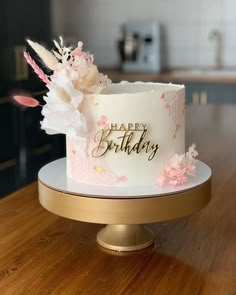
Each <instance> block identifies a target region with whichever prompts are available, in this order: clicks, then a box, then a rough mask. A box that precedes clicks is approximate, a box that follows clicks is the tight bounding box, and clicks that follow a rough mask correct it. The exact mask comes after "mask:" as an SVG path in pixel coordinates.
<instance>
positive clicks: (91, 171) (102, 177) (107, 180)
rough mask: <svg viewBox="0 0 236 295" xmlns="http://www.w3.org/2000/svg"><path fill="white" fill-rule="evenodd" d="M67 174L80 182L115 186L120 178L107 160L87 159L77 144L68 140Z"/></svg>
mask: <svg viewBox="0 0 236 295" xmlns="http://www.w3.org/2000/svg"><path fill="white" fill-rule="evenodd" d="M67 173H68V175H69V176H70V177H71V178H73V179H74V180H76V181H78V182H87V183H94V184H100V185H114V184H116V183H117V182H118V181H119V178H118V177H117V176H116V175H115V174H114V173H113V172H112V170H111V169H110V167H109V165H108V164H107V163H106V160H105V158H91V157H85V156H84V155H82V154H81V153H80V152H79V151H78V150H77V145H76V144H75V142H74V141H73V140H71V139H69V138H67Z"/></svg>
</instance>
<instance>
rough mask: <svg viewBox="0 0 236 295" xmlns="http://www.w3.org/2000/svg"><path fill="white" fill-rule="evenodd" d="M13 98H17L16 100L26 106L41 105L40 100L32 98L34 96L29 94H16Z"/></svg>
mask: <svg viewBox="0 0 236 295" xmlns="http://www.w3.org/2000/svg"><path fill="white" fill-rule="evenodd" d="M13 98H14V99H15V101H17V102H18V103H19V104H21V105H23V106H26V107H31V108H34V107H37V106H38V105H39V102H38V101H37V100H36V99H34V98H32V97H28V96H22V95H15V96H13Z"/></svg>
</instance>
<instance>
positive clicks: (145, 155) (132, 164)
mask: <svg viewBox="0 0 236 295" xmlns="http://www.w3.org/2000/svg"><path fill="white" fill-rule="evenodd" d="M27 41H28V43H29V45H30V46H31V48H32V49H33V50H34V51H35V52H36V54H37V55H38V57H39V60H41V61H42V64H43V65H45V66H46V67H45V66H43V67H42V68H40V66H39V65H38V64H37V63H35V61H34V60H33V59H32V57H31V56H30V54H29V52H24V56H25V58H26V60H27V62H28V63H29V64H30V65H31V67H32V68H33V70H34V71H35V73H36V74H37V75H38V76H39V78H40V79H41V80H42V81H43V82H44V83H45V85H46V87H47V88H48V92H47V94H46V95H45V96H44V97H43V98H44V101H45V104H44V105H41V104H40V103H39V101H37V100H36V99H35V98H32V97H28V96H24V95H23V96H22V95H16V96H14V99H15V100H16V101H17V102H19V103H20V104H23V105H24V106H28V107H36V106H39V107H42V115H43V120H42V122H41V127H42V129H44V130H45V131H46V132H47V133H48V134H58V133H62V134H65V135H66V142H67V143H66V144H67V176H68V179H70V180H71V179H73V180H74V181H77V182H80V183H89V184H95V185H102V186H124V187H125V186H150V185H155V184H156V185H159V186H162V185H174V186H175V185H183V184H185V183H186V182H187V181H188V179H189V176H194V174H195V157H196V156H197V155H198V153H197V151H196V150H195V145H192V146H191V147H190V148H189V149H188V151H187V153H185V125H184V124H185V88H184V86H183V85H174V84H162V83H143V82H136V83H128V82H121V83H119V84H112V83H111V80H110V79H109V78H108V77H107V76H106V75H104V74H102V73H100V72H99V71H98V69H97V67H96V65H94V63H93V61H94V58H93V55H91V54H90V53H89V52H85V51H83V49H82V47H83V43H82V42H78V44H77V47H75V48H71V47H65V46H64V43H63V40H62V38H60V39H59V43H58V42H57V41H55V40H54V45H55V50H53V51H51V52H50V51H48V50H47V49H46V48H44V47H42V46H41V45H40V44H38V43H36V42H33V41H31V40H27ZM45 68H46V69H50V72H47V71H46V70H45Z"/></svg>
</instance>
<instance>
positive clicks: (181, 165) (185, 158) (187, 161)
mask: <svg viewBox="0 0 236 295" xmlns="http://www.w3.org/2000/svg"><path fill="white" fill-rule="evenodd" d="M197 155H198V152H197V151H196V150H195V145H192V146H190V148H189V150H188V152H187V153H186V154H182V155H177V154H175V155H174V156H172V157H171V158H170V160H169V161H168V163H167V165H166V166H165V167H164V168H163V170H162V172H161V174H160V175H159V177H158V178H157V185H158V186H163V185H165V184H167V185H168V184H169V185H172V186H176V185H181V184H185V183H186V182H188V176H194V175H195V169H196V166H195V162H196V160H195V157H196V156H197Z"/></svg>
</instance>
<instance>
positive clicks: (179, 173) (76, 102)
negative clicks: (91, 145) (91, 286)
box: [14, 37, 198, 186]
mask: <svg viewBox="0 0 236 295" xmlns="http://www.w3.org/2000/svg"><path fill="white" fill-rule="evenodd" d="M27 42H28V44H29V45H30V47H31V48H32V49H33V51H34V52H35V53H36V54H37V56H38V57H39V59H40V62H41V67H40V66H39V65H38V64H37V63H36V62H35V60H34V59H33V58H32V57H31V56H30V54H29V53H28V52H24V57H25V59H26V61H27V62H28V64H29V65H30V66H31V67H32V68H33V70H34V72H35V73H36V74H37V75H38V77H39V78H40V79H41V80H42V81H43V82H44V83H45V84H46V87H47V88H48V92H47V94H46V95H45V96H44V97H43V99H44V101H45V104H44V105H40V104H39V101H38V100H36V99H35V98H33V97H28V96H22V95H15V96H14V99H15V100H16V101H17V102H18V103H20V104H21V105H24V106H27V107H37V106H41V107H42V115H43V116H44V118H43V120H42V121H41V128H42V129H44V130H45V131H46V133H48V134H58V133H62V134H66V135H68V136H69V137H70V138H73V139H76V143H77V148H78V149H79V151H80V153H81V155H86V149H87V139H88V136H89V134H88V126H87V122H86V118H85V116H84V114H83V113H82V104H83V99H84V95H85V94H98V93H100V92H101V91H102V90H103V89H104V88H105V87H107V86H108V85H109V84H111V80H110V79H109V78H108V77H107V76H106V75H104V74H102V73H100V72H99V71H98V69H97V66H96V65H95V64H94V57H93V55H92V54H90V53H89V52H85V51H83V43H82V42H78V44H77V47H76V48H71V47H66V46H64V42H63V39H62V38H61V37H60V38H59V42H57V41H55V40H54V41H53V42H54V45H55V49H54V50H52V51H49V50H47V49H46V48H45V47H43V46H42V45H40V44H38V43H36V42H33V41H31V40H27ZM37 61H38V59H37ZM91 97H92V98H93V100H92V103H93V104H94V105H98V102H97V101H96V100H95V98H94V96H91ZM161 99H162V100H163V101H164V108H166V109H167V110H168V111H169V115H170V116H171V117H172V119H173V120H174V122H175V123H176V130H175V133H174V137H173V138H175V136H176V133H177V131H178V126H179V125H180V124H181V123H182V120H183V115H184V112H183V111H181V113H180V112H179V110H182V109H183V106H184V103H185V100H184V94H182V95H181V99H177V97H172V96H170V97H169V95H168V93H163V94H162V95H161ZM97 125H98V126H100V127H102V128H103V129H107V128H109V124H108V123H107V117H106V115H101V117H100V119H99V120H98V121H97ZM197 155H198V153H197V151H196V150H195V145H192V146H191V147H190V148H189V150H188V152H187V153H185V154H182V155H178V154H175V155H173V156H172V157H171V158H170V159H169V160H168V162H167V163H165V165H164V166H163V169H162V171H161V174H160V175H159V176H158V178H157V182H156V185H158V186H163V185H172V186H176V185H182V184H185V183H186V182H187V181H188V179H189V176H194V175H195V166H196V165H195V163H196V160H195V157H196V156H197ZM85 164H86V165H87V164H88V163H87V162H86V163H85ZM93 164H94V163H93V162H91V165H93ZM98 164H99V163H98ZM86 165H85V166H86ZM105 166H106V165H105ZM106 168H107V167H106ZM108 168H109V167H108ZM93 170H94V171H96V172H97V174H100V175H103V174H104V172H105V168H104V165H103V166H101V165H93ZM106 170H107V169H106ZM108 170H109V169H108ZM109 171H110V170H109ZM108 174H109V173H108ZM108 174H107V175H108ZM110 174H111V176H110V180H112V181H114V179H115V182H121V183H122V182H123V183H124V182H126V181H127V177H126V176H124V175H122V176H117V177H116V176H114V175H113V174H112V173H111V171H110ZM108 176H109V175H108ZM113 178H114V179H113Z"/></svg>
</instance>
